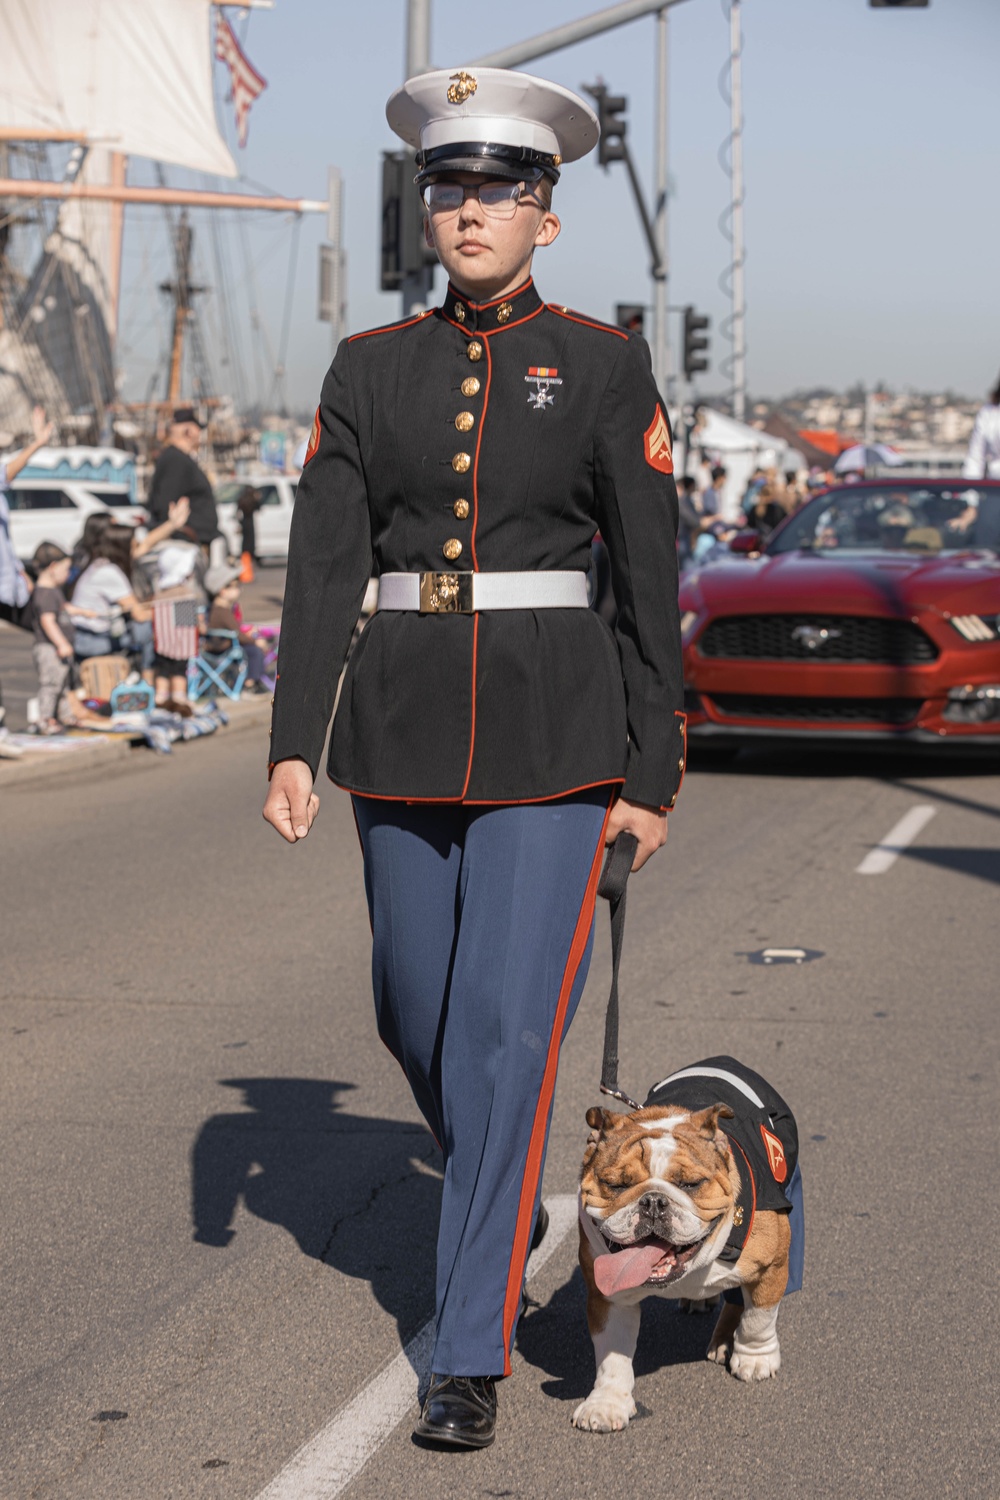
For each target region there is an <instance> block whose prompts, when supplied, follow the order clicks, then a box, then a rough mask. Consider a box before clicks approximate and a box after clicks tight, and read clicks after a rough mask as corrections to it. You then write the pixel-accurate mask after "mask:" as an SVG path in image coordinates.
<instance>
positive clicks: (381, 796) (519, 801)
mask: <svg viewBox="0 0 1000 1500" xmlns="http://www.w3.org/2000/svg"><path fill="white" fill-rule="evenodd" d="M327 780H328V781H330V782H332V784H333V785H334V786H335V787H336V788H337V789H338V791H341V792H348V793H349V794H350V795H351V796H352V797H364V798H365V799H366V800H368V801H370V802H405V803H407V804H408V805H409V804H411V803H412V804H413V805H414V806H418V805H429V804H430V803H432V802H440V803H441V805H442V806H447V807H456V806H458V805H459V804H461V806H463V807H537V806H538V804H539V803H540V802H559V801H560V800H561V799H562V798H563V797H575V796H576V794H577V792H593V791H596V790H597V788H598V787H599V786H610V787H620V786H622V785H623V783H624V781H625V778H624V776H610V777H608V779H607V780H606V781H588V782H586V783H585V785H583V786H571V787H569V788H568V789H567V790H566V791H565V792H546V793H545V796H544V797H512V798H508V799H507V800H506V801H505V800H504V799H503V798H502V797H394V796H391V795H390V794H387V793H386V792H359V791H358V790H357V788H356V787H353V786H345V785H344V783H343V782H342V781H334V779H333V777H332V776H330V775H329V774H328V775H327Z"/></svg>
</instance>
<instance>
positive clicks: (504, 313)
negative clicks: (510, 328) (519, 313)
mask: <svg viewBox="0 0 1000 1500" xmlns="http://www.w3.org/2000/svg"><path fill="white" fill-rule="evenodd" d="M513 311H514V309H513V307H512V306H511V304H510V303H509V302H501V304H500V306H499V307H498V308H497V322H498V323H506V321H507V319H508V318H509V317H510V315H511V313H512V312H513Z"/></svg>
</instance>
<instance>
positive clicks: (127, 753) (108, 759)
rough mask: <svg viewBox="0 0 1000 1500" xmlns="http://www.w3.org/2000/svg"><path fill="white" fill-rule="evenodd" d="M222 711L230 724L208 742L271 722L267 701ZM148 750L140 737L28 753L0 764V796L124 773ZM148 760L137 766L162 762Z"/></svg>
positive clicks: (182, 744) (154, 757)
mask: <svg viewBox="0 0 1000 1500" xmlns="http://www.w3.org/2000/svg"><path fill="white" fill-rule="evenodd" d="M225 711H226V713H228V714H229V715H230V719H229V723H228V724H224V725H221V726H220V727H219V728H218V729H217V730H216V731H215V734H211V735H207V736H206V738H207V739H208V740H209V741H211V740H214V739H216V738H217V737H218V736H219V735H222V736H227V735H233V734H242V733H245V732H246V731H247V730H250V729H256V728H257V727H258V726H259V725H265V724H268V723H269V722H270V718H271V703H270V699H268V698H264V699H263V700H258V701H257V702H252V703H247V704H246V705H245V706H244V705H243V704H242V703H230V704H227V705H226V706H225ZM199 743H200V742H199V741H198V740H189V741H180V742H179V743H178V745H177V746H175V749H178V748H179V749H182V750H186V749H187V748H188V746H189V745H190V746H194V745H197V744H199ZM147 749H148V746H147V745H146V742H145V740H144V739H142V738H141V737H135V738H133V737H132V736H131V735H121V736H120V737H119V738H117V739H116V740H115V741H114V742H113V743H112V744H103V743H101V744H95V745H88V746H86V747H85V748H83V749H80V750H74V751H73V752H72V753H66V754H63V755H60V754H58V753H55V754H53V753H48V754H47V753H46V752H45V751H40V752H38V753H36V754H34V755H33V754H32V752H31V751H30V750H28V751H26V752H25V755H24V758H23V759H22V760H4V761H0V792H3V791H4V790H5V789H6V788H7V787H20V786H25V785H29V784H31V783H33V782H42V781H51V780H53V778H57V777H59V776H78V775H88V774H91V773H96V772H98V771H101V770H105V769H107V768H108V767H111V766H115V767H118V768H119V769H124V766H123V764H122V763H123V762H125V761H128V760H130V759H131V757H132V755H133V752H139V751H144V750H147ZM151 757H152V758H151V759H150V760H146V758H145V757H144V756H141V755H140V756H139V757H138V760H137V764H138V763H139V762H141V764H142V765H152V764H156V763H158V762H159V761H160V760H161V759H162V757H160V756H158V755H156V753H155V751H153V752H151Z"/></svg>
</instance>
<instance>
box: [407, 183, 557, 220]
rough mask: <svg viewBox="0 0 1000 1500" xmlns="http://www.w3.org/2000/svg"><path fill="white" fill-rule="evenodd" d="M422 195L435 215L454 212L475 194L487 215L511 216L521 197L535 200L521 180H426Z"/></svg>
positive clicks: (499, 217) (429, 209)
mask: <svg viewBox="0 0 1000 1500" xmlns="http://www.w3.org/2000/svg"><path fill="white" fill-rule="evenodd" d="M421 197H422V198H423V200H424V207H425V208H426V210H427V212H428V213H429V214H433V215H434V216H435V217H436V218H446V217H450V216H451V215H452V214H457V213H458V212H459V211H460V210H461V207H462V205H463V203H464V202H465V200H466V198H470V197H471V198H476V199H478V201H479V206H480V208H481V209H482V211H483V213H484V214H485V215H486V217H487V218H488V219H512V218H513V217H514V215H515V214H516V213H517V206H518V204H519V203H520V202H521V200H522V198H524V199H529V200H530V201H531V202H532V203H538V202H539V199H537V198H534V197H533V196H532V194H531V193H530V192H529V191H528V188H527V184H526V183H523V182H482V183H479V182H477V183H472V184H471V185H469V186H467V187H466V186H463V185H462V183H460V182H429V183H428V184H427V186H426V187H425V188H424V189H423V190H422V192H421Z"/></svg>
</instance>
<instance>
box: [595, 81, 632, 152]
mask: <svg viewBox="0 0 1000 1500" xmlns="http://www.w3.org/2000/svg"><path fill="white" fill-rule="evenodd" d="M587 93H588V94H589V95H590V97H591V98H592V99H593V101H594V103H595V104H596V105H597V118H598V121H599V122H600V126H601V138H600V140H599V141H598V143H597V160H598V162H599V163H600V165H601V166H602V167H606V166H607V165H608V164H609V162H613V161H624V160H625V130H626V121H625V111H626V109H627V108H628V100H627V99H626V98H625V95H624V94H609V93H608V90H607V86H606V85H605V84H603V83H592V84H589V85H587Z"/></svg>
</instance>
